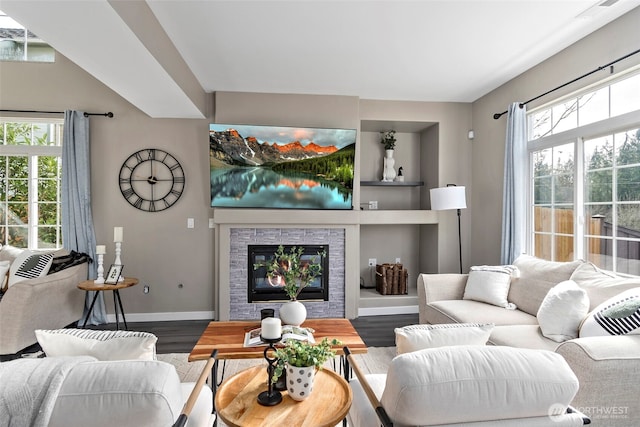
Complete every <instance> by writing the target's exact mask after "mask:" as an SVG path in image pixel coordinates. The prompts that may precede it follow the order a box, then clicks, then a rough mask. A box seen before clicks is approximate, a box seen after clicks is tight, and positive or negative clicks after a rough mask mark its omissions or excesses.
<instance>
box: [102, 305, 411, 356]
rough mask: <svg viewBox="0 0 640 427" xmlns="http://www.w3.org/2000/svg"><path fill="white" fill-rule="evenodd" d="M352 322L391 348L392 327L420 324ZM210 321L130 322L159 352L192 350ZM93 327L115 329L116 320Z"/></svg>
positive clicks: (393, 319)
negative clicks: (149, 336) (150, 337)
mask: <svg viewBox="0 0 640 427" xmlns="http://www.w3.org/2000/svg"><path fill="white" fill-rule="evenodd" d="M351 323H352V324H353V326H354V328H355V329H356V330H357V331H358V334H360V336H361V337H362V340H363V341H364V342H365V344H366V345H367V346H368V347H388V346H393V345H395V335H394V332H393V329H394V328H396V327H400V326H406V325H412V324H415V323H418V315H417V314H399V315H388V316H363V317H359V318H357V319H353V320H351ZM208 324H209V321H208V320H181V321H172V322H136V323H132V322H127V326H128V327H129V330H132V331H144V332H149V333H152V334H154V335H155V336H157V337H158V342H157V344H156V351H157V352H158V353H160V354H164V353H189V352H191V349H192V348H193V346H194V345H195V344H196V342H197V341H198V338H200V335H201V334H202V332H203V331H204V330H205V328H206V327H207V325H208ZM93 328H95V329H115V323H113V324H108V325H101V326H100V327H96V326H94V327H93Z"/></svg>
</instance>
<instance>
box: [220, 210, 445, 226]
mask: <svg viewBox="0 0 640 427" xmlns="http://www.w3.org/2000/svg"><path fill="white" fill-rule="evenodd" d="M213 220H214V222H215V223H216V224H221V225H222V224H226V225H231V224H239V225H244V224H251V225H262V226H266V225H277V226H281V225H282V224H287V225H290V226H293V225H311V226H315V225H322V226H326V225H329V226H331V225H359V224H363V225H374V224H379V225H383V224H437V223H438V214H437V212H436V211H430V210H366V211H355V210H351V211H346V210H345V211H340V210H335V211H333V210H326V211H321V210H308V211H307V210H289V209H214V210H213Z"/></svg>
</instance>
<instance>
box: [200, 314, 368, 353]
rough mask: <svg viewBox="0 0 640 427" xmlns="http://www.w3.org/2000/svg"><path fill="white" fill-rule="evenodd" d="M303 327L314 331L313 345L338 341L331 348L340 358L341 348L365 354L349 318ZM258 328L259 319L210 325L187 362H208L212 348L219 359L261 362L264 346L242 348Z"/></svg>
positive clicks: (318, 321)
mask: <svg viewBox="0 0 640 427" xmlns="http://www.w3.org/2000/svg"><path fill="white" fill-rule="evenodd" d="M302 326H303V327H305V328H312V329H313V330H314V331H315V332H313V337H314V339H315V340H316V342H320V341H322V339H323V338H325V337H326V338H329V340H332V339H334V338H335V339H337V340H340V341H341V342H342V344H341V345H339V346H335V347H334V349H335V350H336V352H337V354H339V355H343V354H344V353H343V351H342V347H344V346H347V347H349V350H351V353H353V354H363V353H366V352H367V346H366V345H365V343H364V341H362V338H360V335H358V332H357V331H356V330H355V328H354V327H353V325H352V324H351V322H350V321H349V319H308V320H306V321H305V322H304V323H303V324H302ZM259 327H260V321H259V320H254V321H230V322H211V323H209V325H208V326H207V329H205V331H204V332H203V333H202V336H201V337H200V339H199V340H198V342H197V343H196V345H195V347H193V350H191V353H190V354H189V362H193V361H195V360H207V359H208V358H209V357H210V356H211V352H212V351H213V350H214V349H217V350H218V359H261V358H262V357H263V352H264V347H244V334H245V333H246V332H249V331H250V330H252V329H255V328H259Z"/></svg>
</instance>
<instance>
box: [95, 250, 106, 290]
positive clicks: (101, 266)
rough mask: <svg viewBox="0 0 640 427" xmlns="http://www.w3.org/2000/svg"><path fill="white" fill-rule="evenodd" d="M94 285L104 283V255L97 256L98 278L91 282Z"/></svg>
mask: <svg viewBox="0 0 640 427" xmlns="http://www.w3.org/2000/svg"><path fill="white" fill-rule="evenodd" d="M93 283H96V284H99V285H101V284H103V283H104V255H103V254H98V277H97V278H96V280H94V281H93Z"/></svg>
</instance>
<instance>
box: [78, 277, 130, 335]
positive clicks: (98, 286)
mask: <svg viewBox="0 0 640 427" xmlns="http://www.w3.org/2000/svg"><path fill="white" fill-rule="evenodd" d="M137 284H138V279H136V278H134V277H125V278H124V280H123V281H122V282H118V283H117V284H115V285H107V284H105V283H95V281H93V280H85V281H84V282H81V283H80V284H79V285H78V288H79V289H82V290H83V291H87V292H95V295H94V296H93V300H92V301H91V306H90V307H89V311H87V316H86V317H85V318H84V323H83V324H82V327H83V328H84V327H85V326H87V320H89V316H91V312H92V311H93V306H94V305H95V303H96V300H97V299H98V295H99V293H100V291H112V292H113V310H114V311H115V314H116V329H120V322H119V321H118V308H120V314H122V322H123V323H124V329H127V319H125V317H124V310H123V309H122V300H121V299H120V289H124V288H130V287H131V286H135V285H137Z"/></svg>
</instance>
